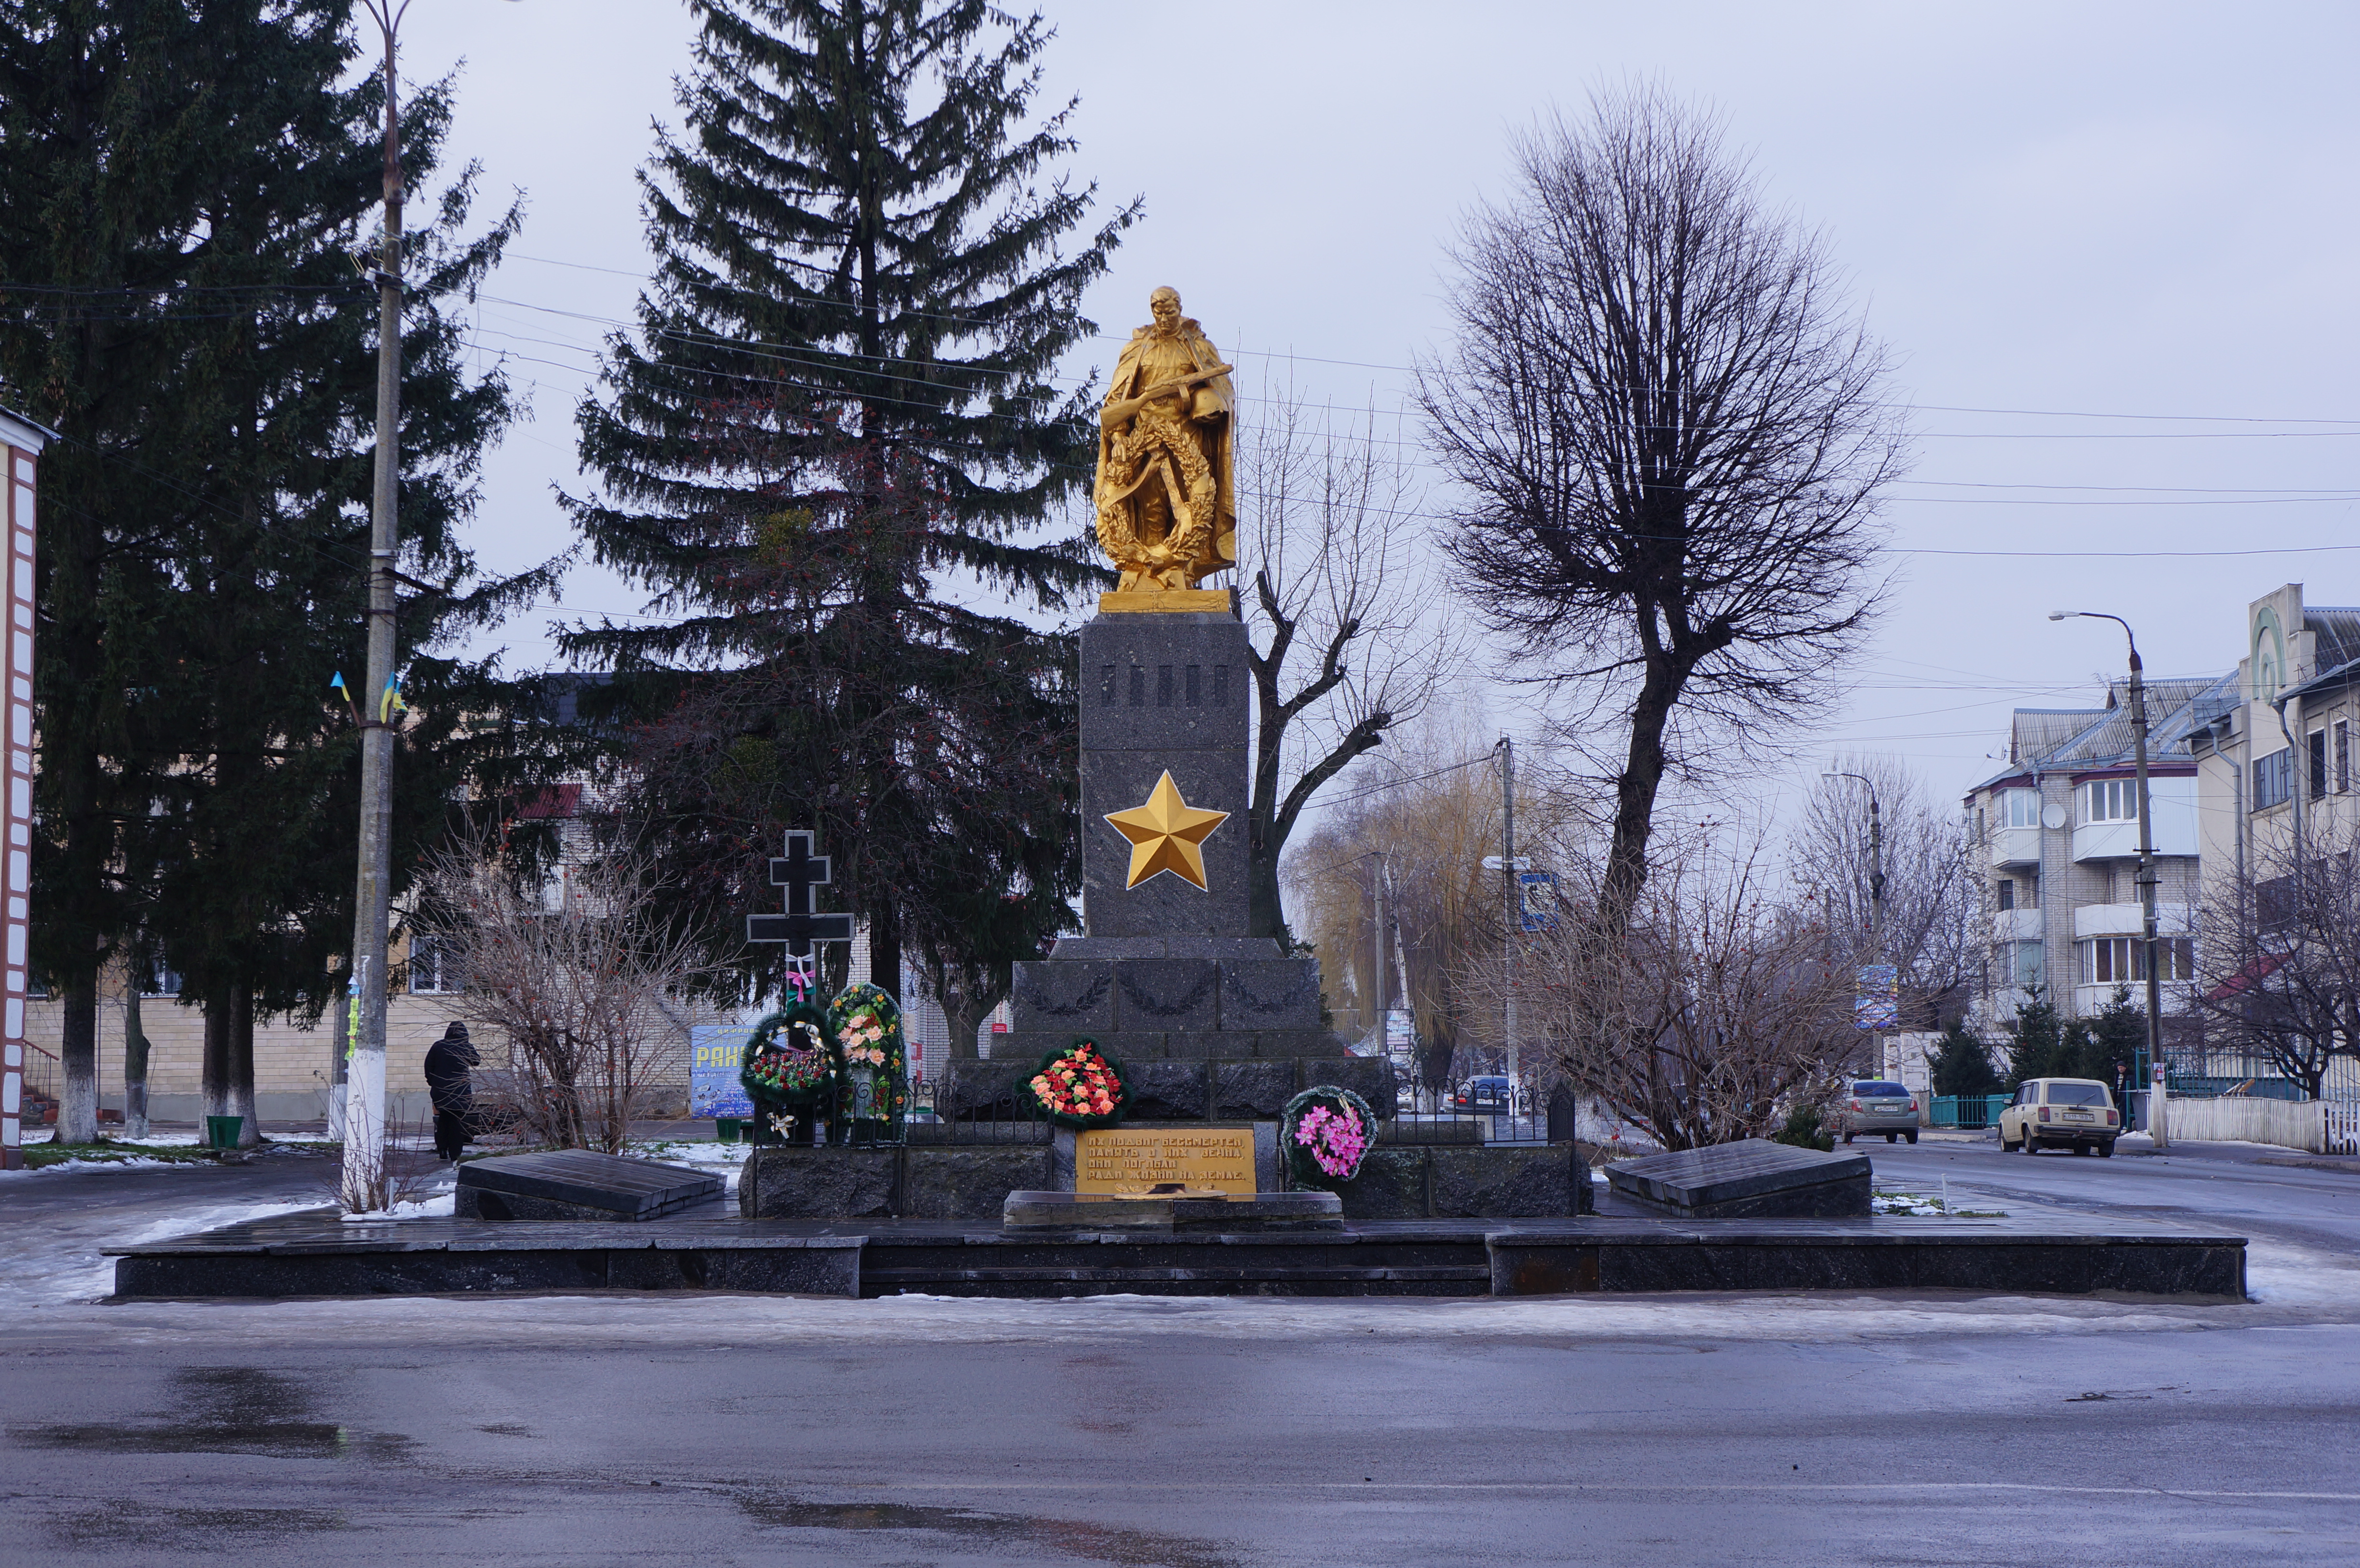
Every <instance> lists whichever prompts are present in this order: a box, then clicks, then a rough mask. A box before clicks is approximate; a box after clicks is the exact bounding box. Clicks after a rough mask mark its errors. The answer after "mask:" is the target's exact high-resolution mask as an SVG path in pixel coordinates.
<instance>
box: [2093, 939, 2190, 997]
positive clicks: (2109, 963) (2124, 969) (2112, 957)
mask: <svg viewBox="0 0 2360 1568" xmlns="http://www.w3.org/2000/svg"><path fill="white" fill-rule="evenodd" d="M2075 945H2076V946H2078V947H2079V948H2080V949H2081V984H2082V985H2145V984H2146V983H2147V940H2146V939H2145V938H2144V937H2136V936H2102V937H2096V938H2093V939H2092V940H2090V941H2088V942H2078V943H2076V944H2075ZM2155 947H2156V954H2157V957H2158V960H2159V961H2160V962H2161V964H2162V965H2163V969H2162V973H2161V974H2160V975H2159V976H2158V978H2160V979H2162V980H2165V981H2175V980H2186V979H2189V978H2190V977H2191V976H2192V975H2194V974H2195V973H2196V943H2195V942H2194V941H2192V940H2191V939H2190V938H2188V937H2164V938H2162V939H2161V940H2159V941H2158V942H2157V943H2156V944H2155Z"/></svg>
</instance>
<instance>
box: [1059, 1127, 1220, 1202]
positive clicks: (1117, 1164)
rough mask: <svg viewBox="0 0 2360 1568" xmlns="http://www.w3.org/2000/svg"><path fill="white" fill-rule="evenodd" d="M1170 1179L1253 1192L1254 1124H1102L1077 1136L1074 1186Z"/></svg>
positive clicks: (1120, 1187)
mask: <svg viewBox="0 0 2360 1568" xmlns="http://www.w3.org/2000/svg"><path fill="white" fill-rule="evenodd" d="M1167 1181H1181V1182H1185V1183H1186V1184H1187V1185H1189V1186H1191V1187H1196V1188H1207V1187H1211V1188H1218V1190H1219V1191H1221V1192H1243V1193H1249V1194H1250V1193H1251V1192H1254V1191H1255V1190H1256V1189H1255V1187H1254V1148H1253V1128H1251V1127H1098V1128H1094V1129H1092V1130H1091V1131H1088V1132H1085V1133H1082V1134H1080V1135H1079V1136H1077V1137H1076V1138H1075V1139H1074V1191H1076V1192H1143V1191H1145V1190H1146V1189H1148V1188H1150V1187H1153V1186H1156V1185H1158V1184H1160V1183H1164V1182H1167Z"/></svg>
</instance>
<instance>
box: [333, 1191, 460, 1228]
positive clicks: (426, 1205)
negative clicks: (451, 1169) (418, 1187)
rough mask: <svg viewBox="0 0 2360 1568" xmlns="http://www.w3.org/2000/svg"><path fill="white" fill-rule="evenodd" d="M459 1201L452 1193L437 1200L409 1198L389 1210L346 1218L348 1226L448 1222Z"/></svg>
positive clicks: (375, 1210) (348, 1215) (379, 1210)
mask: <svg viewBox="0 0 2360 1568" xmlns="http://www.w3.org/2000/svg"><path fill="white" fill-rule="evenodd" d="M457 1201H458V1199H457V1195H456V1194H454V1193H451V1192H445V1193H443V1195H442V1196H441V1197H436V1198H409V1199H404V1200H403V1201H402V1202H400V1203H395V1204H393V1205H392V1206H391V1207H389V1208H383V1209H371V1210H370V1211H369V1212H368V1213H367V1214H346V1215H344V1223H345V1224H347V1225H352V1224H357V1223H359V1222H362V1221H366V1220H432V1219H443V1220H447V1219H449V1218H450V1217H451V1212H452V1207H453V1204H455V1203H457Z"/></svg>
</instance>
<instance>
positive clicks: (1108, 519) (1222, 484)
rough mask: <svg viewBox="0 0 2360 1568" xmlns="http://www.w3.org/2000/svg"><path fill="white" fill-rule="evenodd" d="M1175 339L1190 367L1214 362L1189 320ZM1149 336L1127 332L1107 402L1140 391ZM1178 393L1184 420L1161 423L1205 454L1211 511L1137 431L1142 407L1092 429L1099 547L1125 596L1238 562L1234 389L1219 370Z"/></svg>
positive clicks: (1189, 582) (1144, 419) (1179, 584)
mask: <svg viewBox="0 0 2360 1568" xmlns="http://www.w3.org/2000/svg"><path fill="white" fill-rule="evenodd" d="M1178 337H1179V341H1180V343H1182V344H1183V345H1185V348H1186V350H1187V353H1188V357H1189V358H1190V360H1191V361H1192V362H1193V363H1194V364H1195V366H1196V369H1198V370H1210V369H1212V368H1213V367H1214V366H1216V365H1220V364H1221V358H1220V356H1219V355H1218V354H1215V353H1214V352H1213V345H1212V343H1210V342H1209V341H1208V340H1207V338H1206V336H1205V332H1204V329H1203V328H1202V327H1200V326H1199V325H1198V324H1197V323H1196V319H1195V318H1194V317H1192V316H1183V317H1181V318H1180V321H1179V331H1178ZM1154 341H1155V329H1154V328H1153V327H1152V326H1148V327H1141V328H1139V329H1137V330H1136V331H1134V332H1132V333H1131V341H1130V342H1129V343H1125V344H1124V345H1123V348H1122V354H1121V356H1120V358H1119V359H1117V360H1116V362H1115V369H1114V379H1113V380H1112V381H1111V382H1110V383H1109V385H1108V387H1107V395H1106V400H1107V402H1108V403H1109V404H1112V403H1115V402H1118V401H1120V400H1121V399H1123V398H1125V397H1135V396H1137V395H1138V394H1139V393H1140V392H1141V391H1142V390H1144V389H1145V386H1146V383H1145V380H1144V377H1145V375H1146V369H1147V365H1146V361H1147V349H1148V347H1149V345H1150V344H1151V343H1153V342H1154ZM1180 397H1182V398H1183V399H1184V400H1185V406H1184V408H1183V410H1182V411H1183V414H1184V417H1182V418H1180V419H1177V420H1168V419H1167V420H1166V421H1164V424H1165V427H1166V428H1167V429H1168V428H1169V427H1170V426H1171V425H1173V424H1176V425H1177V426H1178V430H1179V433H1180V434H1181V435H1182V436H1183V437H1184V439H1187V440H1191V441H1194V442H1195V443H1196V448H1197V450H1198V451H1199V452H1201V453H1202V454H1203V458H1204V463H1205V467H1206V470H1207V472H1208V474H1209V476H1210V478H1211V481H1212V489H1213V495H1212V505H1211V506H1209V507H1201V506H1190V505H1189V504H1188V503H1187V502H1186V500H1185V494H1186V492H1187V491H1188V489H1189V488H1190V486H1189V485H1188V483H1187V479H1186V476H1185V474H1178V473H1175V472H1173V464H1172V462H1171V458H1170V455H1169V453H1168V452H1165V451H1164V447H1163V446H1162V444H1161V443H1159V442H1158V441H1155V440H1154V439H1153V437H1152V436H1151V435H1150V434H1149V433H1148V432H1147V431H1146V430H1144V429H1143V428H1142V427H1144V426H1146V425H1147V424H1148V422H1149V419H1150V415H1149V413H1148V412H1146V411H1142V413H1140V414H1139V415H1138V416H1136V417H1135V418H1134V419H1131V421H1130V423H1129V424H1127V425H1126V426H1124V427H1123V428H1122V429H1120V430H1107V429H1105V428H1103V427H1101V428H1100V430H1099V431H1098V490H1097V500H1098V545H1099V547H1100V548H1101V549H1103V550H1105V551H1106V552H1107V554H1108V555H1109V556H1111V557H1112V558H1113V559H1114V563H1115V564H1116V565H1117V566H1118V567H1120V569H1121V571H1122V583H1121V592H1123V593H1156V592H1159V591H1161V590H1164V589H1177V588H1188V587H1193V586H1194V585H1195V584H1196V583H1197V582H1198V580H1200V579H1202V578H1205V577H1208V576H1210V575H1212V574H1213V573H1214V572H1226V571H1228V570H1229V568H1230V567H1232V566H1235V565H1236V564H1237V553H1238V545H1237V528H1238V502H1237V494H1238V493H1237V439H1236V423H1237V421H1236V419H1235V417H1234V415H1235V411H1236V408H1237V391H1236V388H1235V387H1233V386H1232V385H1231V383H1230V381H1229V376H1227V375H1221V376H1215V377H1213V378H1211V379H1209V380H1207V381H1202V382H1199V383H1197V384H1196V386H1195V387H1191V388H1188V389H1186V390H1185V391H1184V392H1183V393H1181V394H1180ZM1168 406H1169V405H1167V404H1163V403H1161V402H1159V405H1158V407H1159V408H1164V407H1168ZM1190 466H1194V465H1193V464H1191V465H1190ZM1158 547H1162V548H1160V549H1159V548H1158Z"/></svg>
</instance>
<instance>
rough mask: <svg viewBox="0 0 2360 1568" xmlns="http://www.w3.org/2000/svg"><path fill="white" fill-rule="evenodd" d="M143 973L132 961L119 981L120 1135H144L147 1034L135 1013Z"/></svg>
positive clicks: (140, 1136) (134, 1137)
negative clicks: (120, 983) (120, 1051)
mask: <svg viewBox="0 0 2360 1568" xmlns="http://www.w3.org/2000/svg"><path fill="white" fill-rule="evenodd" d="M144 981H145V976H144V975H141V974H140V973H139V966H138V965H137V964H134V965H133V966H132V967H131V968H130V969H129V970H128V971H126V974H125V975H124V982H123V1136H124V1137H125V1138H132V1139H135V1140H136V1139H138V1138H146V1137H147V1030H146V1029H145V1027H144V1025H143V1023H142V1021H141V1019H140V1016H139V1010H140V1009H139V992H140V989H141V987H142V985H143V984H144Z"/></svg>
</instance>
